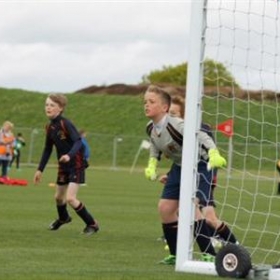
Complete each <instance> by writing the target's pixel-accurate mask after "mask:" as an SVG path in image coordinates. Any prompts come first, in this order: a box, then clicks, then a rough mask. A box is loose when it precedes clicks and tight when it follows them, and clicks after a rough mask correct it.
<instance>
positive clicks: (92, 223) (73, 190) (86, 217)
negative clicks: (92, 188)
mask: <svg viewBox="0 0 280 280" xmlns="http://www.w3.org/2000/svg"><path fill="white" fill-rule="evenodd" d="M84 174H85V173H84V169H75V170H73V172H71V175H70V178H69V180H70V183H69V185H68V189H67V194H66V201H67V203H68V204H70V205H71V207H72V208H73V209H74V210H75V212H76V213H77V215H78V216H79V217H80V218H81V219H82V220H83V221H84V223H85V225H86V226H85V228H84V230H83V232H82V233H84V234H86V235H91V234H93V233H96V232H97V231H98V230H99V225H98V223H97V221H96V220H95V219H94V217H93V215H91V214H90V212H89V211H88V210H87V208H86V206H85V204H83V203H82V202H81V201H80V200H78V199H77V194H78V190H79V185H80V184H83V183H84V182H85V180H84V177H85V175H84Z"/></svg>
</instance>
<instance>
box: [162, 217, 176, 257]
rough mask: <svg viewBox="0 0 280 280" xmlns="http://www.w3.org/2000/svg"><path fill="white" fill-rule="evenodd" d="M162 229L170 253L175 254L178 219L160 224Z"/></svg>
mask: <svg viewBox="0 0 280 280" xmlns="http://www.w3.org/2000/svg"><path fill="white" fill-rule="evenodd" d="M162 229H163V233H164V237H165V239H166V242H167V245H168V247H169V251H170V254H171V255H174V256H175V255H176V247H177V232H178V221H176V222H172V223H168V224H162Z"/></svg>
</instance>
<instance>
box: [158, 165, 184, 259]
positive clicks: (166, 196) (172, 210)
mask: <svg viewBox="0 0 280 280" xmlns="http://www.w3.org/2000/svg"><path fill="white" fill-rule="evenodd" d="M180 179H181V167H180V166H178V165H176V164H173V165H172V167H171V170H170V172H169V174H168V179H167V182H166V184H165V186H164V188H163V191H162V195H161V199H160V201H159V203H158V210H159V214H160V218H161V223H162V229H163V233H164V237H165V239H166V243H167V245H168V248H169V253H170V255H169V256H167V257H166V258H164V259H163V260H162V261H161V262H160V263H162V264H171V265H173V264H175V261H176V247H177V232H178V208H179V193H180Z"/></svg>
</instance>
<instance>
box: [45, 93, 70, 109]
mask: <svg viewBox="0 0 280 280" xmlns="http://www.w3.org/2000/svg"><path fill="white" fill-rule="evenodd" d="M48 98H49V99H51V100H52V101H53V102H55V103H57V104H58V105H59V107H61V108H63V109H64V108H65V107H66V105H67V103H68V99H67V97H66V96H65V95H64V94H61V93H51V94H49V95H48Z"/></svg>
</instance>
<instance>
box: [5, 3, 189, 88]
mask: <svg viewBox="0 0 280 280" xmlns="http://www.w3.org/2000/svg"><path fill="white" fill-rule="evenodd" d="M189 4H190V3H189V1H176V0H172V1H169V2H168V1H133V0H132V1H79V0H77V1H39V0H37V1H12V0H10V1H0V10H1V19H0V61H1V63H0V87H8V88H23V89H27V90H36V91H43V92H50V91H61V92H71V91H75V90H78V89H80V88H84V87H87V86H90V85H103V84H107V85H108V84H112V83H129V84H137V83H139V82H140V81H141V78H142V76H143V75H144V74H147V73H149V72H150V71H151V70H154V69H159V68H161V67H162V66H163V65H176V64H178V63H182V62H184V61H186V60H187V56H188V31H189V30H188V23H189V12H190V9H189V6H190V5H189Z"/></svg>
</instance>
